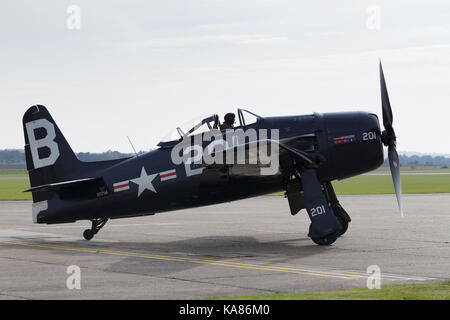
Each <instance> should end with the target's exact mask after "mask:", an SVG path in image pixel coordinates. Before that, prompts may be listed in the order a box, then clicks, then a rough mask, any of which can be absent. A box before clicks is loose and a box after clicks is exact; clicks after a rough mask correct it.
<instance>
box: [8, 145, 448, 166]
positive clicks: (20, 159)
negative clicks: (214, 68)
mask: <svg viewBox="0 0 450 320" xmlns="http://www.w3.org/2000/svg"><path fill="white" fill-rule="evenodd" d="M142 153H145V151H139V152H138V154H142ZM130 156H134V154H133V153H121V152H118V151H111V150H108V151H106V152H102V153H90V152H79V153H77V157H78V159H80V160H81V161H101V160H115V159H120V158H126V157H130ZM399 158H400V164H401V165H403V166H450V158H448V157H443V156H435V157H433V156H430V155H411V156H407V155H403V154H399ZM0 164H25V152H24V150H21V149H6V150H0ZM384 164H385V165H389V163H388V160H387V159H385V162H384Z"/></svg>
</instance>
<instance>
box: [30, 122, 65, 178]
mask: <svg viewBox="0 0 450 320" xmlns="http://www.w3.org/2000/svg"><path fill="white" fill-rule="evenodd" d="M25 126H26V128H27V135H28V142H29V144H30V151H31V157H32V158H33V165H34V168H35V169H38V168H42V167H47V166H51V165H53V164H55V162H56V160H58V158H59V148H58V144H57V143H56V142H55V141H54V140H55V138H56V132H55V126H54V125H53V123H51V122H50V121H48V120H46V119H39V120H35V121H31V122H28V123H26V124H25ZM40 128H42V129H45V131H46V134H45V136H44V137H41V138H39V139H36V131H35V130H36V129H40ZM43 148H48V150H49V152H50V154H49V155H48V156H47V157H43V158H42V159H41V158H40V156H39V151H38V150H39V149H43Z"/></svg>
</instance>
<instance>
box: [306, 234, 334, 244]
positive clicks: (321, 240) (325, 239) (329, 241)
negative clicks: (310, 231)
mask: <svg viewBox="0 0 450 320" xmlns="http://www.w3.org/2000/svg"><path fill="white" fill-rule="evenodd" d="M338 237H339V233H338V232H335V233H332V234H329V235H327V236H325V237H322V238H311V240H312V241H314V243H316V244H318V245H320V246H329V245H330V244H333V243H334V242H335V241H336V239H337V238H338Z"/></svg>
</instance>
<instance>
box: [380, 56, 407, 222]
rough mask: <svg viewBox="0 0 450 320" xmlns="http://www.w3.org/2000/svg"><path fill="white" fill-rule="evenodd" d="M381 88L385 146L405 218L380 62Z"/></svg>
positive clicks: (390, 114)
mask: <svg viewBox="0 0 450 320" xmlns="http://www.w3.org/2000/svg"><path fill="white" fill-rule="evenodd" d="M380 86H381V106H382V110H383V125H384V129H385V131H383V133H382V140H383V143H384V145H385V146H387V147H388V158H389V166H390V168H391V175H392V181H393V182H394V188H395V195H396V196H397V203H398V207H399V209H400V214H401V215H402V217H403V204H402V185H401V181H400V162H399V159H398V154H397V150H396V145H397V137H396V136H395V132H394V128H393V127H392V122H393V117H392V109H391V103H390V101H389V95H388V91H387V88H386V81H385V80H384V73H383V66H382V65H381V61H380Z"/></svg>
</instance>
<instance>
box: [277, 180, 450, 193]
mask: <svg viewBox="0 0 450 320" xmlns="http://www.w3.org/2000/svg"><path fill="white" fill-rule="evenodd" d="M401 180H402V193H450V175H417V176H413V175H411V176H405V175H404V176H402V177H401ZM333 187H334V190H335V191H336V194H338V195H340V194H341V195H342V194H393V193H395V190H394V185H393V183H392V177H391V176H390V175H387V176H369V175H361V176H356V177H353V178H349V179H345V180H341V181H333ZM272 195H284V192H277V193H274V194H272Z"/></svg>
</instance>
